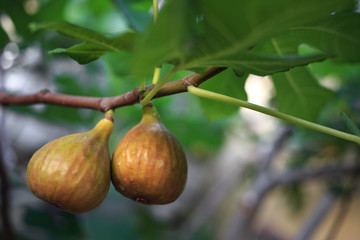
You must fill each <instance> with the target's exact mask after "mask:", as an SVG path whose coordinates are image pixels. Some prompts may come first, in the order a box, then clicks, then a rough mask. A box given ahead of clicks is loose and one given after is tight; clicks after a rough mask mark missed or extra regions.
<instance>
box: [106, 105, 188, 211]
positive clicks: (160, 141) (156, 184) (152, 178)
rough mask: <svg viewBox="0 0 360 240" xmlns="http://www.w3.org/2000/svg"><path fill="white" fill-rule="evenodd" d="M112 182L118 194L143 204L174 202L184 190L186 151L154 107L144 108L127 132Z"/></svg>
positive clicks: (115, 156)
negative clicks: (139, 118) (139, 120)
mask: <svg viewBox="0 0 360 240" xmlns="http://www.w3.org/2000/svg"><path fill="white" fill-rule="evenodd" d="M111 179H112V183H113V185H114V186H115V188H116V190H117V191H119V192H120V193H121V194H123V195H124V196H125V197H128V198H130V199H133V200H135V201H137V202H141V203H144V204H167V203H171V202H173V201H175V200H176V199H177V198H178V197H179V196H180V194H181V193H182V191H183V190H184V187H185V184H186V179H187V162H186V156H185V153H184V150H183V148H182V146H181V145H180V143H179V141H178V140H177V139H176V138H175V137H174V136H173V135H172V134H171V133H170V132H169V131H168V130H167V129H166V128H165V126H164V125H163V123H162V122H161V121H160V118H159V115H158V113H157V111H156V109H155V108H154V107H153V106H152V105H151V104H148V105H146V106H144V107H143V117H142V120H141V122H140V123H138V124H137V125H136V126H134V127H133V128H132V129H130V130H129V131H128V132H127V133H126V135H125V136H124V138H123V139H122V140H121V141H120V142H119V144H118V146H117V148H116V149H115V152H114V154H113V158H112V163H111Z"/></svg>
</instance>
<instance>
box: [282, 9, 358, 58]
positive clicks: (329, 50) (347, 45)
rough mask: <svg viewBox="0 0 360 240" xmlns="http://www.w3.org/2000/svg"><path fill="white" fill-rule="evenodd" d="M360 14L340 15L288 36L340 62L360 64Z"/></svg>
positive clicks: (299, 29) (298, 28)
mask: <svg viewBox="0 0 360 240" xmlns="http://www.w3.org/2000/svg"><path fill="white" fill-rule="evenodd" d="M359 26H360V14H358V13H340V14H334V15H332V16H330V17H329V18H328V19H326V20H325V21H323V22H321V23H319V24H317V25H314V26H304V27H297V28H295V29H293V30H292V31H291V33H290V34H289V35H288V36H287V37H289V38H291V39H294V40H296V41H297V42H300V43H307V44H309V45H310V46H313V47H315V48H318V49H320V50H321V51H323V52H325V53H326V54H328V55H329V56H332V58H334V59H335V60H337V61H338V62H349V63H355V62H360V28H359Z"/></svg>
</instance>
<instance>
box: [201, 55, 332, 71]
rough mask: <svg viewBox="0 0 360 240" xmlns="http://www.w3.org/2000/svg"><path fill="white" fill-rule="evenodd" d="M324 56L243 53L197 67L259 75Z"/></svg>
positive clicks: (316, 59) (319, 59) (323, 57)
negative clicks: (211, 67) (225, 68)
mask: <svg viewBox="0 0 360 240" xmlns="http://www.w3.org/2000/svg"><path fill="white" fill-rule="evenodd" d="M324 59H326V57H325V56H324V55H322V54H317V55H309V56H300V55H295V54H293V55H286V56H278V55H268V54H267V55H266V54H258V53H244V54H241V55H239V56H234V58H231V57H228V58H227V59H224V60H221V61H215V62H213V63H212V62H205V63H199V64H198V67H206V66H212V65H213V66H214V65H216V66H219V67H229V68H232V69H233V70H235V71H237V72H247V73H252V74H255V75H259V76H267V75H270V74H273V73H277V72H283V71H288V70H289V69H290V68H293V67H296V66H303V65H307V64H309V63H311V62H317V61H322V60H324Z"/></svg>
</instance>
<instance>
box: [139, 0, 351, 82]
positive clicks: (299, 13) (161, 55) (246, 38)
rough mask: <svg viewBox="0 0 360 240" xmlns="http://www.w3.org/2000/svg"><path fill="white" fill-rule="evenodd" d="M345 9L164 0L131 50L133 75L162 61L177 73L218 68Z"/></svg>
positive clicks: (288, 2)
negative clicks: (155, 17) (157, 14)
mask: <svg viewBox="0 0 360 240" xmlns="http://www.w3.org/2000/svg"><path fill="white" fill-rule="evenodd" d="M351 6H353V1H352V0H345V1H337V0H330V1H328V0H327V1H325V0H321V1H311V0H306V1H301V2H299V1H295V0H274V1H262V0H244V1H238V0H224V1H216V0H206V1H205V0H201V1H197V2H194V1H191V0H183V1H175V0H172V1H168V3H167V5H165V6H164V7H163V9H162V11H161V12H160V14H159V18H158V21H157V22H156V24H154V26H153V27H152V28H151V29H150V31H149V33H148V34H146V35H145V36H144V39H143V41H142V42H141V43H140V44H139V46H138V47H137V51H136V52H135V54H134V58H133V72H134V73H137V74H138V75H146V74H150V73H151V72H152V69H153V68H154V67H155V66H159V65H161V64H162V63H164V62H166V61H168V62H172V63H173V64H175V65H176V66H177V68H178V69H195V68H197V67H199V65H200V66H204V65H206V66H211V65H215V66H218V65H220V66H222V65H223V64H224V61H226V60H229V59H232V60H234V59H237V58H240V59H242V58H244V56H243V55H242V54H244V53H246V52H248V50H249V49H250V48H251V47H252V46H254V45H256V44H258V43H259V42H261V41H264V40H266V39H269V38H270V37H274V36H276V35H278V34H280V33H282V32H284V31H286V30H289V29H290V28H295V27H303V26H309V24H314V23H316V22H318V21H320V20H323V19H324V18H326V17H328V16H329V15H330V14H331V13H332V12H334V11H339V10H342V9H345V8H349V7H351ZM231 67H234V66H233V65H232V66H231ZM240 67H241V66H240Z"/></svg>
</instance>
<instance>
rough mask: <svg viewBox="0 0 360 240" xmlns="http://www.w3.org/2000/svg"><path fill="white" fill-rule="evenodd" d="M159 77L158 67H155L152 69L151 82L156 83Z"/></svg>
mask: <svg viewBox="0 0 360 240" xmlns="http://www.w3.org/2000/svg"><path fill="white" fill-rule="evenodd" d="M159 79H160V68H158V67H156V68H155V69H154V77H153V80H152V83H153V84H157V83H158V82H159Z"/></svg>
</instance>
